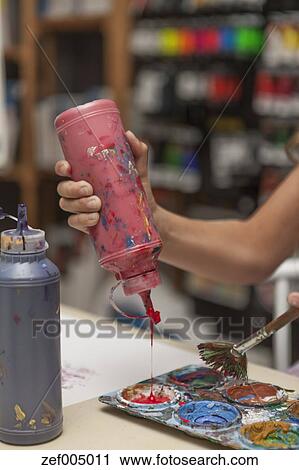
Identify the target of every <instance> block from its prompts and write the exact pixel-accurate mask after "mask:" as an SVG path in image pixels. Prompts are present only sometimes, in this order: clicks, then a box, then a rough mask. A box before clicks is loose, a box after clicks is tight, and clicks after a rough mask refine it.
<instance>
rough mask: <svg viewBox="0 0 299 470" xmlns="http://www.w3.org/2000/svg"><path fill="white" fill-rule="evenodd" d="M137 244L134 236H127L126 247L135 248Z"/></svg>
mask: <svg viewBox="0 0 299 470" xmlns="http://www.w3.org/2000/svg"><path fill="white" fill-rule="evenodd" d="M135 246H136V243H135V241H134V237H133V236H127V237H126V247H127V248H134V247H135Z"/></svg>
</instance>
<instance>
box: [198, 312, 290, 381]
mask: <svg viewBox="0 0 299 470" xmlns="http://www.w3.org/2000/svg"><path fill="white" fill-rule="evenodd" d="M297 318H299V308H296V307H291V308H290V309H289V310H288V311H287V312H285V313H284V314H283V315H281V316H279V317H278V318H276V319H275V320H272V321H271V322H270V323H268V324H267V325H266V326H264V327H263V328H261V329H260V330H258V331H257V332H256V333H254V334H253V335H251V336H249V338H246V339H245V340H243V341H241V342H240V343H238V344H234V343H231V342H228V341H227V342H224V341H223V342H218V343H202V344H199V345H198V346H197V347H198V350H199V355H200V357H201V359H203V360H204V362H205V363H206V364H207V365H209V366H210V367H212V368H213V369H214V370H217V371H219V372H222V373H223V374H224V375H226V376H231V377H234V378H236V379H239V380H247V357H246V353H247V351H249V350H250V349H252V348H254V347H255V346H257V345H258V344H260V343H262V342H263V341H265V340H266V339H268V338H270V336H272V335H273V333H276V331H278V330H280V329H281V328H283V327H284V326H286V325H288V324H289V323H291V322H293V321H294V320H296V319H297Z"/></svg>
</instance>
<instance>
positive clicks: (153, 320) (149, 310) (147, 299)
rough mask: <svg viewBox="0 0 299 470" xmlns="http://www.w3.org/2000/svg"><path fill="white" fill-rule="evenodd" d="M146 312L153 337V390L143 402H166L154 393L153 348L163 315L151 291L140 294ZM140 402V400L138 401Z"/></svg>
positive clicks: (152, 347) (151, 336)
mask: <svg viewBox="0 0 299 470" xmlns="http://www.w3.org/2000/svg"><path fill="white" fill-rule="evenodd" d="M140 296H141V298H142V301H143V304H144V307H145V310H146V314H147V316H148V317H149V320H150V339H151V392H150V395H149V397H147V400H148V402H143V403H151V404H159V403H165V402H166V401H167V398H166V399H165V397H164V400H163V401H161V399H162V398H163V397H156V396H155V394H154V361H153V349H154V326H155V325H157V324H158V323H160V321H161V316H160V312H158V311H157V310H155V309H154V307H153V303H152V299H151V291H146V292H142V293H141V294H140ZM138 403H139V402H138Z"/></svg>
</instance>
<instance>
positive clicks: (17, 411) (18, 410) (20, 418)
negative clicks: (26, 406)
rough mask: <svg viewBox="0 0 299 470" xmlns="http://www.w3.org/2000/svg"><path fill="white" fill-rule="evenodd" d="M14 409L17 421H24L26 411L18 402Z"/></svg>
mask: <svg viewBox="0 0 299 470" xmlns="http://www.w3.org/2000/svg"><path fill="white" fill-rule="evenodd" d="M14 410H15V415H16V421H19V422H22V421H24V419H26V413H25V412H24V411H23V410H22V408H21V406H20V405H18V404H16V405H15V408H14Z"/></svg>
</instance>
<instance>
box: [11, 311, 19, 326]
mask: <svg viewBox="0 0 299 470" xmlns="http://www.w3.org/2000/svg"><path fill="white" fill-rule="evenodd" d="M13 321H14V322H15V324H16V325H17V326H19V324H20V323H21V317H20V316H19V315H18V314H17V313H15V314H14V316H13Z"/></svg>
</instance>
